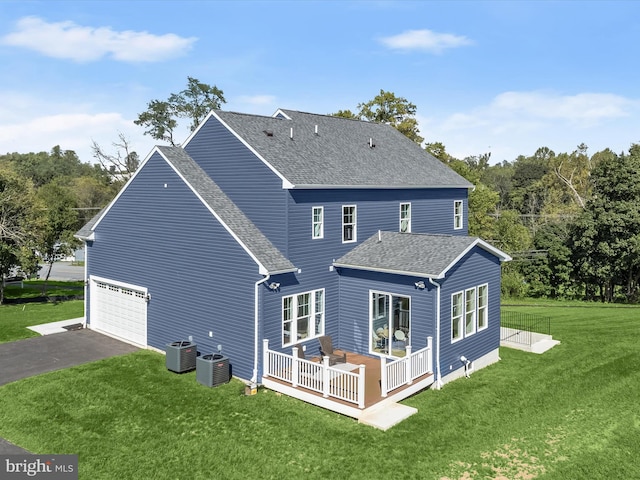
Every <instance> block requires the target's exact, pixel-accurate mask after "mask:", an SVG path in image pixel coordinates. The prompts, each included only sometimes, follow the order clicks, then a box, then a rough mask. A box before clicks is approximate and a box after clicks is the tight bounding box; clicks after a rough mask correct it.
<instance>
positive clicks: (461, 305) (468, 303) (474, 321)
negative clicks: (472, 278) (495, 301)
mask: <svg viewBox="0 0 640 480" xmlns="http://www.w3.org/2000/svg"><path fill="white" fill-rule="evenodd" d="M488 326H489V284H488V283H485V284H483V285H479V286H478V287H471V288H467V289H466V290H462V291H460V292H456V293H454V294H452V295H451V343H455V342H457V341H458V340H461V339H462V338H466V337H469V336H471V335H473V334H474V333H476V332H479V331H481V330H484V329H486V328H487V327H488Z"/></svg>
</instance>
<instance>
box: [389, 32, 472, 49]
mask: <svg viewBox="0 0 640 480" xmlns="http://www.w3.org/2000/svg"><path fill="white" fill-rule="evenodd" d="M380 43H382V44H383V45H385V46H387V47H389V48H391V49H393V50H407V51H408V50H420V51H425V52H429V53H442V52H443V51H444V50H445V49H447V48H457V47H464V46H467V45H472V44H473V42H472V41H471V40H469V39H468V38H467V37H464V36H460V35H453V34H451V33H437V32H432V31H431V30H426V29H425V30H407V31H406V32H403V33H401V34H399V35H393V36H391V37H383V38H381V39H380Z"/></svg>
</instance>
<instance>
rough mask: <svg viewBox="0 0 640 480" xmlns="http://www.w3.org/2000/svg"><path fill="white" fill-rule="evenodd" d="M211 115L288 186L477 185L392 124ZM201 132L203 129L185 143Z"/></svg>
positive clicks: (306, 116)
mask: <svg viewBox="0 0 640 480" xmlns="http://www.w3.org/2000/svg"><path fill="white" fill-rule="evenodd" d="M211 117H214V118H216V119H218V120H219V121H220V122H222V124H223V125H225V126H226V127H227V128H228V129H229V130H230V131H231V132H233V133H234V134H235V135H236V137H238V138H239V139H240V140H241V141H243V142H244V143H245V145H247V146H248V147H249V148H250V149H251V150H253V152H254V153H255V154H256V155H257V156H258V157H259V158H260V159H261V160H262V161H263V162H264V163H265V164H266V165H267V166H268V167H269V168H270V169H271V170H273V171H274V172H275V173H276V174H277V175H278V176H280V178H282V180H283V186H284V187H285V188H446V187H453V188H472V187H473V185H472V184H471V183H469V182H468V181H467V180H466V179H465V178H463V177H462V176H460V175H458V174H457V173H456V172H454V171H453V170H452V169H450V168H449V167H447V166H446V165H444V164H443V163H442V162H440V161H439V160H438V159H436V158H435V157H433V156H431V155H430V154H429V153H428V152H427V151H426V150H424V149H423V148H421V147H420V146H419V145H418V144H416V143H415V142H413V141H411V140H409V139H408V138H407V137H405V136H404V135H403V134H402V133H400V132H399V131H398V130H397V129H395V128H394V127H392V126H390V125H387V124H381V123H372V122H363V121H359V120H352V119H347V118H341V117H333V116H329V115H317V114H312V113H304V112H297V111H294V110H282V109H281V110H278V112H276V115H275V116H271V117H266V116H260V115H249V114H243V113H235V112H225V111H221V110H215V111H213V112H211V113H210V114H209V117H208V119H209V118H211ZM205 123H206V121H205V122H203V124H202V125H204V124H205ZM202 125H201V126H200V128H201V127H202ZM195 135H197V130H196V131H195V132H194V134H193V135H192V136H191V137H190V138H189V139H188V140H187V142H186V143H185V146H186V145H187V144H188V143H189V141H190V140H191V138H193V137H194V136H195Z"/></svg>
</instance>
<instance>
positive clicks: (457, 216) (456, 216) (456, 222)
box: [453, 200, 464, 230]
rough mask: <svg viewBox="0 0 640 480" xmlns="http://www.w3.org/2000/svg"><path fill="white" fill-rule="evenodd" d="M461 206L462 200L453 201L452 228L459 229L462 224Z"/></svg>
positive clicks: (462, 204)
mask: <svg viewBox="0 0 640 480" xmlns="http://www.w3.org/2000/svg"><path fill="white" fill-rule="evenodd" d="M463 206H464V203H463V202H462V200H456V201H454V202H453V229H454V230H460V229H461V228H462V226H463Z"/></svg>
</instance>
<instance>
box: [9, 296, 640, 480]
mask: <svg viewBox="0 0 640 480" xmlns="http://www.w3.org/2000/svg"><path fill="white" fill-rule="evenodd" d="M512 308H518V309H520V310H522V311H530V312H535V313H539V314H542V315H549V316H551V317H552V319H553V320H552V333H553V335H554V337H555V338H556V339H559V340H561V341H562V343H561V344H560V345H558V346H556V347H554V348H553V349H552V350H550V351H548V352H546V353H545V354H543V355H535V354H530V353H525V352H520V351H516V350H509V349H502V350H501V357H502V361H501V362H499V363H498V364H495V365H493V366H491V367H488V368H485V369H483V370H480V371H478V372H475V373H473V374H472V375H471V378H470V379H460V380H457V381H455V382H452V383H450V384H448V385H446V386H445V387H444V388H443V389H442V390H440V391H424V392H422V393H420V394H418V395H415V396H414V397H412V398H410V399H408V400H406V401H405V403H406V404H408V405H411V406H414V407H417V408H418V410H419V412H418V413H417V414H416V415H414V416H412V417H410V418H409V419H408V420H406V421H404V422H402V423H401V424H399V425H397V426H395V427H394V428H392V429H391V430H389V431H387V432H381V431H379V430H375V429H373V428H371V427H366V426H363V425H359V424H357V423H356V422H355V421H354V420H352V419H350V418H346V417H342V416H340V415H337V414H334V413H331V412H328V411H326V410H322V409H319V408H316V407H313V406H310V405H307V404H305V403H303V402H300V401H297V400H294V399H291V398H288V397H285V396H281V395H278V394H276V393H273V392H270V391H266V390H263V389H261V390H260V391H259V393H258V395H256V396H253V397H245V396H243V384H241V383H240V382H238V381H232V382H231V383H230V384H227V385H224V386H221V387H217V388H213V389H210V388H206V387H203V386H201V385H199V384H198V383H197V382H196V381H195V374H194V373H188V374H184V375H176V374H173V373H170V372H168V371H167V370H166V369H165V367H164V357H163V356H162V355H160V354H157V353H153V352H150V351H140V352H138V353H134V354H131V355H126V356H122V357H117V358H112V359H108V360H103V361H100V362H96V363H93V364H89V365H84V366H80V367H76V368H73V369H69V370H66V371H59V372H52V373H49V374H45V375H42V376H40V377H35V378H30V379H26V380H22V381H19V382H15V383H12V384H9V385H5V386H3V387H0V412H2V413H0V419H1V421H0V436H3V437H5V438H7V439H8V440H10V441H12V442H14V443H17V444H18V445H21V446H23V447H25V448H27V449H29V450H30V451H33V452H37V453H58V454H63V453H77V454H79V456H80V478H82V479H114V478H121V479H127V480H130V479H145V480H146V479H151V478H153V479H189V480H192V479H246V478H259V479H300V478H305V479H333V478H336V479H378V478H392V479H461V478H465V479H489V478H494V479H530V478H539V479H562V480H565V479H613V478H615V479H631V478H640V455H638V446H639V445H640V407H639V406H638V398H640V348H639V347H638V338H639V334H640V308H629V307H622V308H616V307H610V306H600V305H597V304H592V305H588V306H584V304H557V303H556V304H550V305H547V306H544V307H536V306H526V307H510V309H512ZM232 361H233V359H232Z"/></svg>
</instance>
